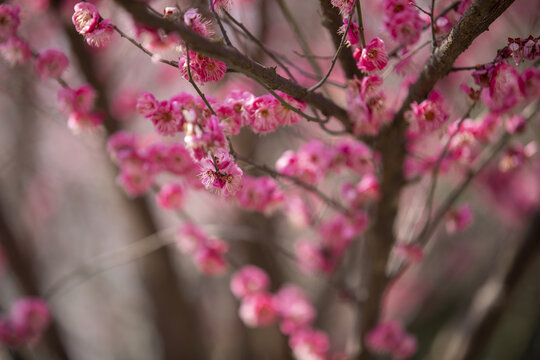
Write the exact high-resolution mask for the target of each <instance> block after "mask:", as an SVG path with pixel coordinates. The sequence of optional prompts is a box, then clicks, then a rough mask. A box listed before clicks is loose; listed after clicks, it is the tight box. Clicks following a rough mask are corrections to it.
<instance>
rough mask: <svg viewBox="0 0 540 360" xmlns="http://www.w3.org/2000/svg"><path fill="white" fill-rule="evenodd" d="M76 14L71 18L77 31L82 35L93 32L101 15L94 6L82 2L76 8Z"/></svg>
mask: <svg viewBox="0 0 540 360" xmlns="http://www.w3.org/2000/svg"><path fill="white" fill-rule="evenodd" d="M74 10H75V12H74V13H73V16H72V17H71V21H72V22H73V25H75V30H77V32H78V33H79V34H81V35H85V34H88V33H90V32H92V31H93V30H94V29H95V28H96V26H97V25H98V22H99V13H98V10H97V8H96V7H95V6H94V4H92V3H89V2H80V3H78V4H76V5H75V7H74Z"/></svg>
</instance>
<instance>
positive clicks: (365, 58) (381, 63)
mask: <svg viewBox="0 0 540 360" xmlns="http://www.w3.org/2000/svg"><path fill="white" fill-rule="evenodd" d="M354 58H355V59H356V61H358V63H357V64H356V66H357V67H358V68H359V69H360V70H362V71H365V72H372V71H375V70H376V69H378V70H382V69H384V68H385V67H386V64H387V63H388V57H387V55H386V49H385V47H384V41H382V40H381V39H380V38H373V39H372V40H371V41H370V42H369V43H368V44H367V46H366V47H365V48H363V49H360V48H357V49H356V51H355V52H354Z"/></svg>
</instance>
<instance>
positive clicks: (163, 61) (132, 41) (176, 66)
mask: <svg viewBox="0 0 540 360" xmlns="http://www.w3.org/2000/svg"><path fill="white" fill-rule="evenodd" d="M112 27H113V29H114V31H116V32H117V33H118V34H119V35H120V36H121V37H123V38H124V39H126V40H128V41H129V42H130V43H132V44H133V45H135V46H136V47H138V48H139V49H141V50H142V52H144V53H145V54H146V55H148V56H150V57H151V58H153V59H154V58H155V56H156V54H154V53H153V52H151V51H150V50H148V49H147V48H145V47H144V46H142V44H141V43H140V42H138V41H136V40H135V39H133V38H131V37H129V36H128V35H126V34H125V33H124V32H123V31H122V30H120V29H119V28H118V27H117V26H116V25H114V24H113V25H112ZM159 62H161V63H163V64H167V65H170V66H173V67H175V68H178V62H177V61H173V60H166V59H162V58H161V57H160V58H159Z"/></svg>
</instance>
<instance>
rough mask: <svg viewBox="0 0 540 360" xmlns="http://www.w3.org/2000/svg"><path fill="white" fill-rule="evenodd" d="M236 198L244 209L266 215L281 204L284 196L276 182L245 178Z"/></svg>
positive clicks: (265, 178)
mask: <svg viewBox="0 0 540 360" xmlns="http://www.w3.org/2000/svg"><path fill="white" fill-rule="evenodd" d="M236 198H237V199H238V203H239V204H240V206H242V207H243V208H245V209H248V210H254V211H260V212H263V213H268V212H271V211H272V210H274V209H275V208H276V207H277V206H279V205H280V204H281V203H282V202H283V200H284V195H283V192H282V191H281V190H280V189H279V186H278V184H277V182H276V181H275V180H274V179H272V178H270V177H266V176H265V177H258V178H253V177H249V176H245V177H244V182H243V186H242V189H241V190H240V191H239V192H238V193H237V195H236Z"/></svg>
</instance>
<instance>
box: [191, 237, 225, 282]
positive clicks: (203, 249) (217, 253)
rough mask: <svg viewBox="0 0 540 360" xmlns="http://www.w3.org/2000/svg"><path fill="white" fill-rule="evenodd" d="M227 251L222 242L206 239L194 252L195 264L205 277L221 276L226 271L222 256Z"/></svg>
mask: <svg viewBox="0 0 540 360" xmlns="http://www.w3.org/2000/svg"><path fill="white" fill-rule="evenodd" d="M228 250H229V248H228V246H227V244H225V243H224V242H223V241H221V240H219V239H215V238H207V239H206V240H205V242H204V243H203V244H202V246H199V247H198V248H197V249H196V250H195V255H194V260H195V264H196V265H197V267H198V268H199V270H200V271H201V272H202V273H203V274H205V275H211V276H218V275H222V274H223V273H225V272H226V271H227V262H226V261H225V257H224V256H225V254H226V253H227V251H228Z"/></svg>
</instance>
